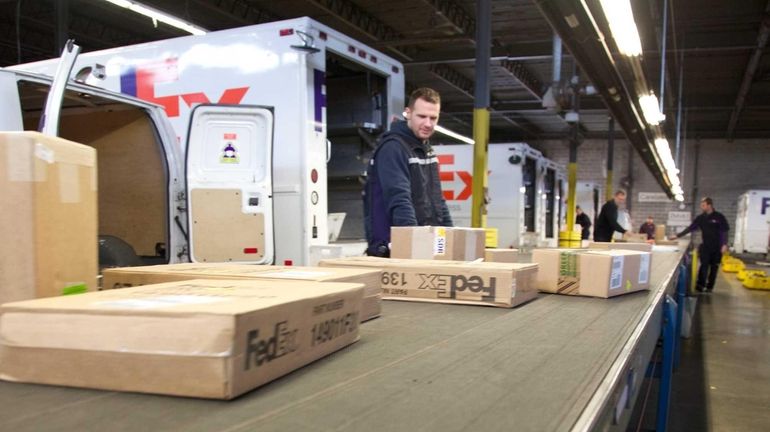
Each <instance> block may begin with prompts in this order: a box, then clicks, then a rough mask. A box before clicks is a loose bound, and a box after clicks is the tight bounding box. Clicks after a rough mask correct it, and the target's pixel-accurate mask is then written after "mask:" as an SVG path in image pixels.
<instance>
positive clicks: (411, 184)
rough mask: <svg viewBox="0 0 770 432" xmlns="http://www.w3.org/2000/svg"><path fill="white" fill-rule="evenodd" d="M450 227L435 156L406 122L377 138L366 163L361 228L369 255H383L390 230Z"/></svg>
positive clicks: (427, 144) (388, 241)
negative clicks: (393, 228)
mask: <svg viewBox="0 0 770 432" xmlns="http://www.w3.org/2000/svg"><path fill="white" fill-rule="evenodd" d="M418 225H432V226H452V217H451V216H450V215H449V209H448V208H447V205H446V201H444V196H443V194H442V192H441V181H440V179H439V173H438V158H437V157H436V155H435V153H433V149H432V148H431V146H430V144H429V143H428V142H427V141H425V142H423V141H421V140H420V139H419V138H417V136H415V134H414V133H413V132H412V130H411V129H409V127H408V126H407V124H406V122H405V121H403V120H399V121H396V122H394V123H393V124H392V125H391V128H390V131H389V132H386V133H384V134H383V135H382V137H380V140H379V145H378V146H377V149H376V150H375V151H374V154H373V155H372V159H371V160H370V161H369V167H368V169H367V182H366V187H365V188H364V229H365V231H366V240H367V242H368V243H369V249H368V253H369V254H370V255H382V252H377V251H376V250H377V249H379V250H380V251H382V247H383V246H387V245H388V243H390V227H391V226H418Z"/></svg>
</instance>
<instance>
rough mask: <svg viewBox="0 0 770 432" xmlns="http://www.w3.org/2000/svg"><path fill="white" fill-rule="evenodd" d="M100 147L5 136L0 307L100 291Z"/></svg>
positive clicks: (0, 137) (0, 150) (0, 166)
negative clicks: (97, 177)
mask: <svg viewBox="0 0 770 432" xmlns="http://www.w3.org/2000/svg"><path fill="white" fill-rule="evenodd" d="M96 189H97V184H96V150H94V149H93V148H92V147H88V146H84V145H81V144H77V143H74V142H71V141H66V140H63V139H61V138H56V137H49V136H46V135H43V134H40V133H37V132H2V133H0V197H2V202H3V204H2V206H0V207H1V208H0V239H2V241H1V242H0V304H1V303H5V302H11V301H19V300H27V299H33V298H37V297H50V296H57V295H62V294H70V293H76V292H85V291H91V290H96V275H97V274H98V273H99V267H98V234H97V230H98V228H97V207H96V203H97V198H96V193H97V191H96Z"/></svg>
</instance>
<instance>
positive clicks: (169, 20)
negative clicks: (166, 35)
mask: <svg viewBox="0 0 770 432" xmlns="http://www.w3.org/2000/svg"><path fill="white" fill-rule="evenodd" d="M104 1H106V2H108V3H112V4H114V5H116V6H120V7H123V8H126V9H128V10H130V11H133V12H136V13H138V14H140V15H144V16H146V17H148V18H150V19H152V20H153V22H155V23H156V25H157V21H160V22H162V23H164V24H168V25H170V26H171V27H176V28H178V29H180V30H184V31H186V32H188V33H191V34H194V35H202V34H206V33H208V30H206V29H204V28H202V27H198V26H196V25H194V24H190V23H188V22H187V21H183V20H181V19H179V18H177V17H175V16H173V15H169V14H167V13H165V12H161V11H159V10H157V9H155V8H152V7H149V6H145V5H143V4H141V3H139V2H136V1H133V0H104Z"/></svg>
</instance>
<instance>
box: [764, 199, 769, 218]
mask: <svg viewBox="0 0 770 432" xmlns="http://www.w3.org/2000/svg"><path fill="white" fill-rule="evenodd" d="M768 208H770V198H768V197H765V198H762V214H763V215H764V214H767V209H768Z"/></svg>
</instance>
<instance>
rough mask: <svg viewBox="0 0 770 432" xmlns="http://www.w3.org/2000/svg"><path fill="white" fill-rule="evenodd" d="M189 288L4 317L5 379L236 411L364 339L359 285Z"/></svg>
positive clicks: (29, 308)
mask: <svg viewBox="0 0 770 432" xmlns="http://www.w3.org/2000/svg"><path fill="white" fill-rule="evenodd" d="M318 284H319V283H317V282H305V281H302V282H288V281H274V280H270V281H268V280H248V281H247V280H243V281H239V280H229V281H222V280H219V281H213V280H191V281H186V282H172V283H166V284H159V285H147V286H143V287H137V288H126V289H120V290H108V291H100V292H93V293H87V294H82V295H76V296H64V297H52V298H46V299H37V300H28V301H23V302H15V303H7V304H5V305H3V306H2V307H0V378H2V379H4V380H7V381H19V382H27V383H38V384H53V385H62V386H73V387H87V388H96V389H104V390H117V391H131V392H142V393H159V394H167V395H175V396H191V397H201V398H212V399H231V398H234V397H236V396H238V395H240V394H243V393H245V392H247V391H249V390H252V389H254V388H256V387H259V386H261V385H262V384H265V383H267V382H269V381H272V380H274V379H276V378H278V377H280V376H282V375H285V374H287V373H289V372H291V371H293V370H295V369H298V368H300V367H302V366H304V365H306V364H308V363H310V362H312V361H314V360H317V359H319V358H321V357H324V356H325V355H327V354H330V353H332V352H334V351H337V350H339V349H340V348H343V347H345V346H347V345H349V344H351V343H353V342H354V341H356V340H357V339H358V328H359V315H360V313H361V300H362V298H363V287H362V286H361V285H360V284H343V283H324V284H323V285H324V287H323V289H318V287H317V286H315V285H318Z"/></svg>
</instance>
